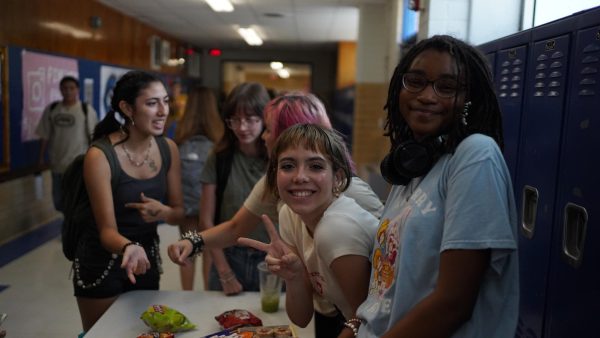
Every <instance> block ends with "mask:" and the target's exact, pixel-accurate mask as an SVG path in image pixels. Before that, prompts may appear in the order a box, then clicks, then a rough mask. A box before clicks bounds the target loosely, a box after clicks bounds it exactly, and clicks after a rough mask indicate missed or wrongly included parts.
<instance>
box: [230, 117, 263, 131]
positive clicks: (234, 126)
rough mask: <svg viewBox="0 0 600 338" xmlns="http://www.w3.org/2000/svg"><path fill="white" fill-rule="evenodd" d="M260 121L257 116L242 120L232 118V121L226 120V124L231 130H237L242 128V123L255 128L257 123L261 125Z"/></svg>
mask: <svg viewBox="0 0 600 338" xmlns="http://www.w3.org/2000/svg"><path fill="white" fill-rule="evenodd" d="M260 121H261V119H260V118H259V117H256V116H251V117H242V118H238V117H232V118H230V119H225V124H227V127H229V128H231V129H237V128H239V127H241V126H242V123H243V124H245V125H246V126H248V127H254V126H255V125H256V124H257V123H260Z"/></svg>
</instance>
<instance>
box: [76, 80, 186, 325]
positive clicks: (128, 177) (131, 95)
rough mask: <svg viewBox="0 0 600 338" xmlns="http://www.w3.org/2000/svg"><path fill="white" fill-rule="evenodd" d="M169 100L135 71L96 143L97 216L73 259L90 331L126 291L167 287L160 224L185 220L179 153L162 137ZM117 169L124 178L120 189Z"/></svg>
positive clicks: (91, 169)
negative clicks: (115, 177)
mask: <svg viewBox="0 0 600 338" xmlns="http://www.w3.org/2000/svg"><path fill="white" fill-rule="evenodd" d="M168 103H169V96H168V94H167V91H166V89H165V86H164V84H163V83H162V82H161V81H160V79H158V78H157V77H155V76H154V75H151V74H149V73H145V72H141V71H131V72H128V73H126V74H125V75H123V76H122V77H121V79H119V81H118V82H117V84H116V86H115V88H114V92H113V97H112V100H111V108H112V111H110V112H109V113H108V114H107V115H106V117H105V118H104V119H103V120H102V121H101V122H100V123H99V124H98V126H96V129H95V130H94V137H93V142H94V146H92V147H90V149H89V150H88V151H87V153H86V155H85V159H84V163H83V177H84V181H85V187H86V189H87V193H88V195H89V200H90V205H91V209H92V212H93V218H91V219H92V220H91V221H90V222H86V223H84V224H81V226H83V232H82V234H81V236H80V239H79V240H78V242H77V247H76V250H75V257H74V260H73V270H74V273H73V287H74V289H75V292H74V293H75V297H76V298H77V305H78V307H79V313H80V315H81V321H82V324H83V330H84V332H85V331H88V330H89V329H90V328H91V327H92V326H93V325H94V323H95V322H96V321H97V320H98V319H99V318H100V316H102V314H103V313H104V312H105V311H106V310H107V309H108V307H109V306H110V305H111V304H112V303H113V302H114V301H115V299H116V298H117V297H118V296H119V295H120V294H121V293H123V292H127V291H130V290H158V289H159V281H160V273H161V258H160V252H159V245H158V242H159V239H158V233H157V225H158V223H159V221H161V222H162V221H165V222H167V223H170V224H178V223H179V222H180V220H181V219H182V218H183V201H182V193H181V166H180V162H179V151H178V149H177V146H176V145H175V143H174V142H173V141H171V140H168V139H166V138H164V137H162V134H163V132H164V128H165V124H166V120H167V116H168V115H169V107H168ZM98 142H103V143H104V144H105V145H108V147H106V148H107V149H108V152H110V153H111V154H112V155H109V156H106V155H105V151H107V150H106V149H105V150H103V149H102V148H99V147H98V146H96V145H95V144H96V143H98ZM111 158H116V159H117V161H111ZM111 162H112V164H111ZM111 166H112V167H111ZM114 166H118V168H114ZM114 172H118V180H117V182H116V185H114V188H113V184H112V182H111V181H112V179H113V173H114ZM160 201H164V204H163V203H161V202H160Z"/></svg>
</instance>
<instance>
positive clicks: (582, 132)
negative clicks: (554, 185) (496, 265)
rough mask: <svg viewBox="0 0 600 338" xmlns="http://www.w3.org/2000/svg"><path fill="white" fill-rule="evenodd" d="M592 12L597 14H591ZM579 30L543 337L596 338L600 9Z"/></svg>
mask: <svg viewBox="0 0 600 338" xmlns="http://www.w3.org/2000/svg"><path fill="white" fill-rule="evenodd" d="M590 14H593V12H591V13H590ZM588 18H593V19H595V24H596V26H594V27H591V28H587V29H582V30H580V31H578V32H577V35H576V41H575V49H574V54H573V57H572V64H573V66H572V71H571V81H570V85H569V94H568V106H567V111H566V119H565V123H564V129H563V145H562V150H561V158H560V169H559V180H558V189H557V190H558V196H557V203H556V208H555V215H556V217H555V230H554V234H553V242H552V245H553V248H552V252H551V275H550V284H549V285H550V287H549V290H548V296H549V297H548V307H547V310H546V317H547V323H546V330H545V337H549V338H551V337H557V338H558V337H598V336H599V335H600V333H599V332H598V331H599V330H598V323H597V322H596V321H597V320H598V319H599V318H600V247H599V246H598V240H599V239H600V178H599V175H600V158H599V156H600V11H595V15H591V16H588Z"/></svg>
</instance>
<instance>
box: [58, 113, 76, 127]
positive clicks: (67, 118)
mask: <svg viewBox="0 0 600 338" xmlns="http://www.w3.org/2000/svg"><path fill="white" fill-rule="evenodd" d="M52 120H53V123H54V125H56V126H59V127H71V126H73V125H74V124H75V118H74V117H73V115H69V114H63V113H59V114H56V115H55V116H54V118H53V119H52Z"/></svg>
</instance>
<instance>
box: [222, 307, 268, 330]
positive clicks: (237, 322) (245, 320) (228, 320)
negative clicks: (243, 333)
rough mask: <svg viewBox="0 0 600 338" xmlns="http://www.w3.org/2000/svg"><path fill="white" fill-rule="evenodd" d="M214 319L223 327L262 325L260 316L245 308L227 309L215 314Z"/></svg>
mask: <svg viewBox="0 0 600 338" xmlns="http://www.w3.org/2000/svg"><path fill="white" fill-rule="evenodd" d="M215 319H216V320H217V321H218V322H219V324H221V327H222V328H224V329H234V328H238V327H242V326H262V321H261V320H260V318H258V317H256V316H255V315H253V314H252V313H251V312H250V311H246V310H237V309H236V310H229V311H225V312H223V313H221V314H220V315H218V316H216V317H215Z"/></svg>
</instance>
